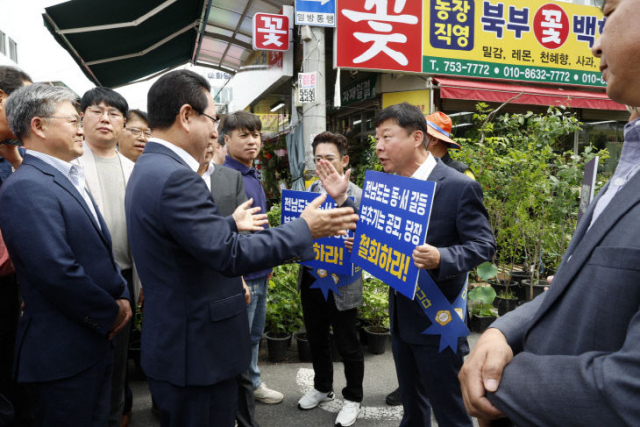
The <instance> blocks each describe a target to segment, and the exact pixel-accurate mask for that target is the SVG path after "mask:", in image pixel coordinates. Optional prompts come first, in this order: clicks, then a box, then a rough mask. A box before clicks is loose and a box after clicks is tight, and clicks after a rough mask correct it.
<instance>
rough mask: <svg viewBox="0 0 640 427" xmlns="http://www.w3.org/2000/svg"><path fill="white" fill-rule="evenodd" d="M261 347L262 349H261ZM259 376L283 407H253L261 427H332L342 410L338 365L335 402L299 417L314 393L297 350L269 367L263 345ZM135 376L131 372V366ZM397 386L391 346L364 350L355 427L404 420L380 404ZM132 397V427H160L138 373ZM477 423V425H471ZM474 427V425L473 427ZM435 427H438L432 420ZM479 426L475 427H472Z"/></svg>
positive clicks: (308, 366) (336, 368) (339, 368)
mask: <svg viewBox="0 0 640 427" xmlns="http://www.w3.org/2000/svg"><path fill="white" fill-rule="evenodd" d="M477 339H478V334H475V333H472V335H471V337H470V339H469V341H470V344H471V345H472V346H473V345H474V344H475V342H476V341H477ZM263 344H265V343H263ZM261 350H262V351H261V355H260V364H259V366H260V370H261V372H262V380H263V381H264V382H265V383H266V384H267V385H268V386H269V387H270V388H273V389H275V390H278V391H280V392H282V393H284V395H285V398H284V402H282V403H281V404H278V405H264V404H261V403H257V407H256V418H257V419H258V422H259V423H260V426H261V427H316V426H318V427H330V426H333V422H334V420H335V417H336V415H337V412H338V411H339V410H340V407H341V403H342V396H341V392H340V390H341V389H342V388H343V387H344V385H345V379H344V370H343V366H342V363H334V365H333V366H334V389H335V390H336V399H335V400H334V401H333V402H328V403H327V404H322V405H321V407H318V408H315V409H312V410H309V411H301V410H299V409H298V408H297V403H298V399H300V397H301V396H302V395H303V394H304V393H305V392H306V391H307V390H309V389H310V388H311V387H313V369H312V367H311V363H299V362H298V357H297V352H296V347H295V344H292V347H291V349H290V350H289V352H288V354H287V362H285V363H270V362H268V360H267V355H266V352H265V350H266V345H261ZM131 367H132V369H133V371H136V370H135V367H134V365H133V363H132V364H131ZM397 385H398V382H397V379H396V374H395V366H394V363H393V356H392V354H391V345H390V344H389V345H388V348H387V351H386V352H385V353H384V354H382V355H372V354H369V353H368V352H367V351H366V349H365V378H364V391H365V396H364V401H363V402H362V407H363V408H364V410H363V411H362V413H361V415H360V418H359V419H358V422H357V423H356V425H357V426H359V427H364V426H370V427H383V426H384V427H391V426H394V427H395V426H398V425H399V424H400V419H401V417H402V409H401V408H402V407H401V406H400V407H391V406H388V405H387V404H386V403H385V401H384V398H385V396H386V395H387V394H388V393H389V392H391V391H392V390H394V389H395V388H396V387H397ZM131 387H132V390H133V394H134V410H133V417H132V421H131V424H130V426H131V427H152V426H154V427H155V426H158V425H159V423H158V421H157V418H156V417H155V415H154V414H153V413H152V411H151V397H150V395H149V391H148V388H147V383H146V381H144V379H143V378H141V375H140V374H139V373H134V380H133V381H132V383H131ZM474 421H475V420H474ZM474 424H475V423H474ZM433 425H434V426H437V423H435V420H434V421H433ZM475 425H477V424H475Z"/></svg>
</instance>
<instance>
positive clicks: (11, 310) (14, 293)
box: [0, 274, 33, 426]
mask: <svg viewBox="0 0 640 427" xmlns="http://www.w3.org/2000/svg"><path fill="white" fill-rule="evenodd" d="M20 304H21V300H20V289H19V287H18V281H17V280H16V276H15V274H11V275H9V276H5V277H0V395H2V396H4V397H5V399H6V400H8V402H9V403H10V407H7V408H6V411H8V412H13V415H12V416H11V418H13V421H12V422H11V423H9V424H6V423H7V422H8V421H7V422H5V421H3V422H5V424H6V425H9V426H14V425H15V426H30V425H32V423H33V419H32V418H33V417H32V414H31V408H30V406H31V405H30V399H29V394H28V390H27V388H26V387H25V386H23V385H20V384H17V383H16V381H15V379H14V378H13V357H14V350H15V341H16V329H17V328H18V321H19V320H20ZM1 419H2V418H0V420H1ZM0 425H3V424H2V423H1V422H0Z"/></svg>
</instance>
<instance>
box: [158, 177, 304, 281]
mask: <svg viewBox="0 0 640 427" xmlns="http://www.w3.org/2000/svg"><path fill="white" fill-rule="evenodd" d="M202 194H207V195H208V197H206V198H205V197H202ZM161 213H162V218H163V222H164V225H165V227H166V228H167V229H168V230H169V232H170V233H171V236H172V237H173V238H174V239H175V240H176V241H177V242H178V244H180V246H181V247H183V248H184V249H185V250H186V251H188V252H189V253H190V254H191V255H192V256H193V257H195V258H197V259H198V260H199V261H200V262H202V263H203V264H206V265H209V266H210V267H211V268H213V269H214V270H216V271H217V272H219V273H220V274H223V275H225V276H228V277H236V276H240V275H243V274H248V273H251V272H254V271H259V270H264V269H266V268H269V267H273V266H275V265H279V264H284V263H292V262H299V261H306V260H310V259H313V257H314V252H313V248H312V239H311V231H310V230H309V227H308V226H307V223H306V222H305V221H304V220H303V219H298V220H296V221H292V222H290V223H287V224H284V225H282V226H280V227H277V228H274V229H267V230H263V231H260V232H257V233H254V234H252V235H239V234H238V233H237V232H236V229H235V227H234V226H232V223H231V222H229V218H230V217H228V218H227V219H225V218H223V217H221V216H220V215H219V213H218V210H217V208H215V204H214V202H213V198H212V197H211V195H210V193H209V192H208V190H207V187H206V184H205V183H204V181H203V180H202V179H201V178H200V177H199V176H198V175H197V174H194V173H192V172H191V171H189V170H186V169H181V170H177V171H175V172H173V173H172V175H171V176H170V177H169V179H167V181H166V183H165V186H164V188H163V189H162V199H161ZM231 221H233V219H232V218H231Z"/></svg>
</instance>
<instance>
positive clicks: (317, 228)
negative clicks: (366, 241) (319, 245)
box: [300, 194, 358, 239]
mask: <svg viewBox="0 0 640 427" xmlns="http://www.w3.org/2000/svg"><path fill="white" fill-rule="evenodd" d="M326 198H327V196H326V194H321V195H320V196H318V197H316V198H315V199H314V200H313V201H312V202H311V203H309V204H308V205H307V207H306V208H305V209H304V211H302V214H301V215H300V218H302V219H304V220H305V221H306V222H307V225H308V226H309V230H311V237H312V238H314V239H318V238H320V237H328V236H336V235H344V234H347V230H355V229H356V222H357V221H358V215H356V214H355V213H354V212H353V208H336V209H318V207H319V206H320V205H321V204H322V203H324V201H325V200H326Z"/></svg>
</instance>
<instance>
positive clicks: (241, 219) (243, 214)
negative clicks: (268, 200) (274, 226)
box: [232, 199, 268, 231]
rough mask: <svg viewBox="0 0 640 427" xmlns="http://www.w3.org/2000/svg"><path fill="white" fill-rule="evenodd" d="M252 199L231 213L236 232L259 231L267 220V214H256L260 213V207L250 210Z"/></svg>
mask: <svg viewBox="0 0 640 427" xmlns="http://www.w3.org/2000/svg"><path fill="white" fill-rule="evenodd" d="M252 203H253V199H249V200H247V201H246V202H244V203H243V204H241V205H240V206H238V207H237V208H236V210H235V211H234V212H233V214H232V215H233V219H234V220H235V221H236V227H238V231H261V230H263V227H262V226H263V225H265V224H266V223H267V222H268V220H267V214H257V212H260V209H261V208H260V206H258V207H256V208H250V207H249V206H251V204H252Z"/></svg>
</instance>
